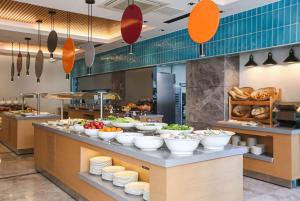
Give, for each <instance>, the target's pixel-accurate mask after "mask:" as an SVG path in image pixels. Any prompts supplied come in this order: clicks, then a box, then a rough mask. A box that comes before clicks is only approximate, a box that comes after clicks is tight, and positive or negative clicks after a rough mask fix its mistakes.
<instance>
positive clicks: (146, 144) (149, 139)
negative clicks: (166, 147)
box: [133, 136, 164, 151]
mask: <svg viewBox="0 0 300 201" xmlns="http://www.w3.org/2000/svg"><path fill="white" fill-rule="evenodd" d="M133 142H134V145H135V146H136V147H138V148H140V149H141V150H142V151H156V150H157V149H158V148H160V147H161V146H162V145H163V144H164V140H163V139H162V138H161V137H155V136H141V137H135V138H134V140H133Z"/></svg>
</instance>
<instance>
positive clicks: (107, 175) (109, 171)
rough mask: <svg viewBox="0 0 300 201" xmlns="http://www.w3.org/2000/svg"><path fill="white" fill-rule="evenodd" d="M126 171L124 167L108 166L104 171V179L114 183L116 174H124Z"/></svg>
mask: <svg viewBox="0 0 300 201" xmlns="http://www.w3.org/2000/svg"><path fill="white" fill-rule="evenodd" d="M124 170H125V167H123V166H107V167H105V168H103V169H102V179H104V180H107V181H112V180H113V175H114V173H117V172H122V171H124Z"/></svg>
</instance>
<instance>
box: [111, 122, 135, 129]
mask: <svg viewBox="0 0 300 201" xmlns="http://www.w3.org/2000/svg"><path fill="white" fill-rule="evenodd" d="M111 125H113V126H115V127H119V128H123V129H126V128H132V127H134V126H135V123H133V122H131V123H119V122H111Z"/></svg>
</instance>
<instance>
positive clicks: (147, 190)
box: [143, 186, 150, 201]
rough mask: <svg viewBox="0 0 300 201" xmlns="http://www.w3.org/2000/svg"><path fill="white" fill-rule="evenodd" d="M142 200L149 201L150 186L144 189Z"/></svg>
mask: <svg viewBox="0 0 300 201" xmlns="http://www.w3.org/2000/svg"><path fill="white" fill-rule="evenodd" d="M143 198H144V200H146V201H148V200H150V186H147V187H145V188H144V193H143Z"/></svg>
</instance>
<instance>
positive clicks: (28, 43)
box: [27, 40, 29, 52]
mask: <svg viewBox="0 0 300 201" xmlns="http://www.w3.org/2000/svg"><path fill="white" fill-rule="evenodd" d="M27 52H29V40H27Z"/></svg>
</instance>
